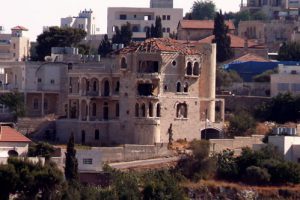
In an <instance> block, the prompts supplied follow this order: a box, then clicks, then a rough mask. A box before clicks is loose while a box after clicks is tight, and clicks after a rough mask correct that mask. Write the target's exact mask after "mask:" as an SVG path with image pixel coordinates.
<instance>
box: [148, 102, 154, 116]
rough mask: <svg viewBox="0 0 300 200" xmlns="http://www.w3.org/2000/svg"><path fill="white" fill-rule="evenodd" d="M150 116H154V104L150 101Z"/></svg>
mask: <svg viewBox="0 0 300 200" xmlns="http://www.w3.org/2000/svg"><path fill="white" fill-rule="evenodd" d="M149 117H153V105H152V103H149Z"/></svg>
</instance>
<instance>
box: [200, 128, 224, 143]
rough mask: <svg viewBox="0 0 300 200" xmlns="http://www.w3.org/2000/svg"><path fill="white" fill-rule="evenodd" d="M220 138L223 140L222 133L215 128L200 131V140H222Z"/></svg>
mask: <svg viewBox="0 0 300 200" xmlns="http://www.w3.org/2000/svg"><path fill="white" fill-rule="evenodd" d="M222 138H223V133H222V131H221V130H218V129H215V128H206V129H203V130H202V131H201V139H202V140H210V139H222Z"/></svg>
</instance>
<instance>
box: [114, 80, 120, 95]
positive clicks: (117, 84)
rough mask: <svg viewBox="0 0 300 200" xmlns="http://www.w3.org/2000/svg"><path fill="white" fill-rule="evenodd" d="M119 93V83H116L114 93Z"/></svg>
mask: <svg viewBox="0 0 300 200" xmlns="http://www.w3.org/2000/svg"><path fill="white" fill-rule="evenodd" d="M119 91H120V81H117V83H116V88H115V92H116V93H119Z"/></svg>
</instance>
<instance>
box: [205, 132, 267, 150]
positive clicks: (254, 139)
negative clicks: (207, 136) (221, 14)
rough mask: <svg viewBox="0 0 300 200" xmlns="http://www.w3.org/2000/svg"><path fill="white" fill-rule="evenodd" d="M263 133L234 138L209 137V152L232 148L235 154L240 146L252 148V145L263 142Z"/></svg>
mask: <svg viewBox="0 0 300 200" xmlns="http://www.w3.org/2000/svg"><path fill="white" fill-rule="evenodd" d="M263 138H264V135H252V136H251V137H235V138H234V139H211V140H209V141H210V144H211V145H210V152H211V153H220V152H222V151H224V150H227V149H230V150H234V152H235V155H239V154H240V153H241V151H242V148H244V147H249V148H251V149H252V148H253V146H254V145H258V144H263V142H262V139H263Z"/></svg>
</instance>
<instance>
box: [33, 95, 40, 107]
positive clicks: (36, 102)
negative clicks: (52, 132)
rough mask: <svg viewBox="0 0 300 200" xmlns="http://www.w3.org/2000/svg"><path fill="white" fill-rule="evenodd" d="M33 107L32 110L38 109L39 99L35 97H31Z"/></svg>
mask: <svg viewBox="0 0 300 200" xmlns="http://www.w3.org/2000/svg"><path fill="white" fill-rule="evenodd" d="M33 109H34V110H37V109H39V100H38V99H37V98H34V99H33Z"/></svg>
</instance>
